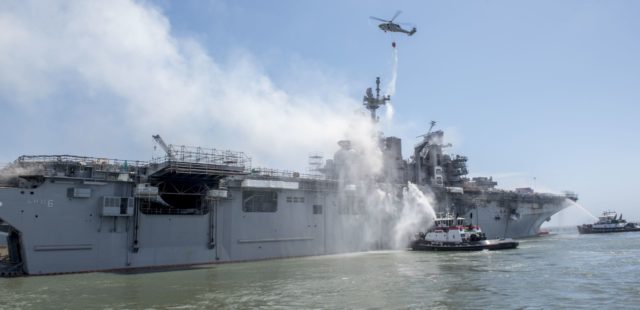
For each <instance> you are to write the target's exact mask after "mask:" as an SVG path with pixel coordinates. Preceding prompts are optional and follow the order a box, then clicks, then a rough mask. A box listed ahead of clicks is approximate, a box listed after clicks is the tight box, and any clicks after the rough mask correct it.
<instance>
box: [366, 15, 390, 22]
mask: <svg viewBox="0 0 640 310" xmlns="http://www.w3.org/2000/svg"><path fill="white" fill-rule="evenodd" d="M369 18H371V19H375V20H378V21H381V22H385V23H388V22H389V21H388V20H384V19H382V18H377V17H373V16H369Z"/></svg>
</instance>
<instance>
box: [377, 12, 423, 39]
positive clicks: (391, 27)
mask: <svg viewBox="0 0 640 310" xmlns="http://www.w3.org/2000/svg"><path fill="white" fill-rule="evenodd" d="M400 13H402V11H397V12H396V15H393V18H391V19H390V20H384V19H382V18H378V17H373V16H370V17H369V18H371V19H374V20H377V21H381V22H383V23H382V24H380V25H378V27H379V28H380V29H382V31H384V32H387V31H389V32H402V33H406V34H407V35H410V36H411V35H413V34H414V33H416V31H417V30H416V27H413V29H411V30H406V29H402V27H400V24H396V23H394V22H393V20H395V19H396V17H398V15H400Z"/></svg>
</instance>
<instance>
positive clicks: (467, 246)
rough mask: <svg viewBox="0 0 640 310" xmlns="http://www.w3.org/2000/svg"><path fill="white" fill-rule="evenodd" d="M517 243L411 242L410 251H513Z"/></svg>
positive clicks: (498, 241)
mask: <svg viewBox="0 0 640 310" xmlns="http://www.w3.org/2000/svg"><path fill="white" fill-rule="evenodd" d="M518 245H519V242H517V241H513V240H511V239H495V240H482V241H477V242H467V243H433V242H429V241H426V240H416V241H414V242H412V244H411V249H412V250H414V251H482V250H489V251H496V250H507V249H515V248H517V247H518Z"/></svg>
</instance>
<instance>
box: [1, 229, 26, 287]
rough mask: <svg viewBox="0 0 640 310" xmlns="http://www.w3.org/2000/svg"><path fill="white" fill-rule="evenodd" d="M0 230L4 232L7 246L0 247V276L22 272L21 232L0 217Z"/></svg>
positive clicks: (20, 273)
mask: <svg viewBox="0 0 640 310" xmlns="http://www.w3.org/2000/svg"><path fill="white" fill-rule="evenodd" d="M0 231H2V232H3V233H6V234H7V235H6V241H7V247H6V248H4V249H1V248H0V277H12V276H19V275H23V274H24V261H23V246H22V235H21V233H20V232H19V231H18V230H16V229H15V228H13V227H12V226H10V225H9V224H7V223H5V222H3V221H2V219H0Z"/></svg>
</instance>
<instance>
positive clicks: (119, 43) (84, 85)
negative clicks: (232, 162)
mask: <svg viewBox="0 0 640 310" xmlns="http://www.w3.org/2000/svg"><path fill="white" fill-rule="evenodd" d="M0 12H1V13H0V54H2V55H3V57H0V98H1V99H2V101H4V102H7V103H8V104H11V105H12V106H13V107H14V108H15V109H18V110H21V111H26V112H27V113H28V112H32V115H37V113H38V111H43V110H45V111H49V112H51V113H55V114H56V115H50V117H48V118H46V119H45V118H43V119H41V120H40V123H39V126H42V127H43V128H50V127H52V126H61V128H60V131H59V132H58V133H59V135H60V136H64V137H70V140H73V141H76V142H77V143H75V144H72V143H68V145H69V147H70V148H72V149H71V150H69V151H70V152H81V151H85V150H84V149H82V148H81V147H80V146H81V145H92V146H95V147H96V149H98V150H100V147H101V145H102V147H104V145H114V144H127V141H132V140H133V141H135V143H140V142H143V141H144V142H145V143H146V145H149V143H150V141H151V138H150V137H151V135H152V134H155V133H160V134H162V135H163V136H164V138H165V140H167V142H168V143H175V144H190V145H202V146H213V147H220V148H234V149H238V150H243V151H246V152H247V153H249V154H250V155H252V156H253V157H254V159H257V161H258V162H259V163H260V161H262V163H263V164H271V163H272V161H273V160H272V159H274V158H278V161H279V162H287V163H288V165H290V164H292V163H293V164H294V165H296V166H298V168H303V167H304V166H305V164H304V163H305V162H306V160H307V159H306V156H307V155H308V154H309V153H310V152H312V151H324V152H326V151H328V150H333V149H335V147H336V145H335V142H336V141H337V140H339V139H340V138H342V137H343V136H344V135H345V133H346V132H348V131H350V130H354V128H355V129H358V128H362V126H355V127H349V126H350V125H349V124H350V123H352V122H354V121H356V122H357V121H358V118H355V119H354V118H353V117H352V115H353V109H354V107H358V106H359V102H357V101H356V100H354V99H353V98H350V97H349V96H348V95H347V92H346V91H345V90H344V87H343V86H339V85H331V84H330V82H329V81H330V79H326V80H325V82H326V83H325V85H317V84H316V85H314V89H316V90H317V93H312V94H305V95H296V94H291V93H288V92H287V91H286V90H284V89H282V88H279V87H278V86H277V85H275V84H274V82H273V81H272V80H271V79H270V78H269V77H268V76H267V75H266V74H265V73H264V72H263V70H262V69H261V67H260V65H258V64H257V63H256V62H255V61H254V59H253V57H252V56H251V55H250V54H249V53H244V52H238V53H236V54H235V56H233V57H232V59H230V60H229V61H228V63H221V62H220V61H218V60H216V58H215V57H213V56H212V55H211V54H209V53H208V52H207V51H206V50H205V49H204V48H203V47H202V46H201V45H200V44H199V43H198V42H196V41H194V40H192V39H190V38H182V37H177V36H175V35H173V34H172V33H171V24H170V22H169V20H168V19H167V18H166V17H165V16H164V15H163V14H162V12H160V11H159V9H158V8H156V7H154V6H153V5H151V4H148V3H145V2H133V1H128V0H114V1H74V2H68V1H47V2H46V3H42V2H40V1H20V2H3V3H2V4H0ZM300 75H303V74H298V77H299V76H300ZM60 120H63V122H64V125H57V124H58V122H59V121H60ZM34 123H35V122H34ZM113 123H117V124H118V126H117V128H113ZM79 128H83V130H78V129H79ZM354 135H355V133H354ZM96 137H100V141H99V142H96ZM35 138H37V137H35ZM60 140H61V141H65V140H66V139H60ZM129 143H131V142H129ZM126 147H130V145H127V146H126ZM126 147H123V148H126ZM147 150H148V149H147ZM94 152H96V151H95V150H94ZM135 155H136V156H137V155H139V154H135ZM143 159H144V158H143ZM254 162H255V160H254Z"/></svg>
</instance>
